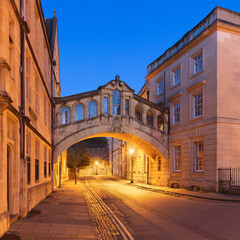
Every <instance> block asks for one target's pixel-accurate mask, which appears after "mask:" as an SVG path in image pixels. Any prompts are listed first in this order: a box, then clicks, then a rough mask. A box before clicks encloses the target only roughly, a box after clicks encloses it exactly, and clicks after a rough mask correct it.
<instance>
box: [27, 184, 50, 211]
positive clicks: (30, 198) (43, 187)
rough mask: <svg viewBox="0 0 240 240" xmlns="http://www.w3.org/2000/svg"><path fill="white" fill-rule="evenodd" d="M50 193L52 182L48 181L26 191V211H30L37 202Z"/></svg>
mask: <svg viewBox="0 0 240 240" xmlns="http://www.w3.org/2000/svg"><path fill="white" fill-rule="evenodd" d="M51 192H52V182H51V181H48V182H46V183H42V184H40V185H37V186H35V187H32V188H29V189H28V191H27V209H28V212H29V211H31V209H32V208H34V207H35V206H36V205H37V204H38V203H39V202H41V201H42V200H43V199H44V198H46V197H47V196H48V195H49V194H50V193H51Z"/></svg>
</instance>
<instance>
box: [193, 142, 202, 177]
mask: <svg viewBox="0 0 240 240" xmlns="http://www.w3.org/2000/svg"><path fill="white" fill-rule="evenodd" d="M200 144H201V146H202V149H201V161H199V155H200V154H199V146H200ZM200 162H201V169H200V168H199V166H200V164H199V163H200ZM193 164H194V172H195V173H203V170H204V143H203V139H198V140H195V141H194V142H193Z"/></svg>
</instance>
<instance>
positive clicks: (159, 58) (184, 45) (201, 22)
mask: <svg viewBox="0 0 240 240" xmlns="http://www.w3.org/2000/svg"><path fill="white" fill-rule="evenodd" d="M217 9H221V10H224V11H227V12H229V13H233V14H237V15H238V16H239V17H240V13H238V12H234V11H232V10H229V9H226V8H223V7H219V6H216V7H215V8H214V9H213V10H212V11H211V12H210V13H209V14H208V15H207V16H206V17H205V18H204V19H202V20H201V21H200V22H199V23H198V24H197V25H195V26H194V27H193V28H192V29H191V30H189V31H188V32H187V33H185V34H184V35H183V37H182V38H180V39H179V40H178V41H177V42H176V43H175V44H173V45H172V46H171V47H169V48H168V49H167V50H166V51H165V52H164V53H163V54H161V55H160V56H159V57H158V58H157V59H155V60H154V61H152V62H151V63H150V64H148V66H147V69H148V68H149V67H150V66H151V65H153V64H154V63H157V62H158V61H160V60H161V58H163V57H164V56H166V55H167V54H168V53H169V52H170V51H171V50H172V49H174V47H175V46H179V45H180V43H181V42H183V40H184V39H186V38H187V37H189V36H188V35H190V33H191V32H193V30H194V29H196V28H197V27H198V26H201V24H203V23H204V22H205V21H206V19H207V18H209V17H210V16H211V15H212V14H213V13H214V11H216V10H217ZM216 22H221V23H225V24H230V25H233V26H236V27H239V28H240V25H237V24H234V23H231V22H229V21H226V20H223V19H220V18H218V17H216V19H215V20H214V21H213V22H212V23H211V24H209V25H208V26H207V28H205V29H204V30H203V31H201V32H200V33H199V34H198V35H197V36H196V37H194V38H193V39H191V40H190V41H188V42H186V43H185V44H183V47H182V48H180V49H179V50H177V51H176V52H175V53H174V54H172V55H170V56H169V57H166V59H165V60H163V62H162V63H161V64H159V65H158V66H157V67H155V68H154V69H153V70H150V71H149V72H147V76H148V75H150V74H152V73H153V72H154V71H155V70H156V69H158V68H159V67H161V66H162V65H163V64H164V63H165V62H167V61H168V60H169V59H171V58H172V57H174V56H175V55H176V54H177V53H179V52H180V51H181V50H182V49H184V48H185V47H186V46H188V45H189V44H190V43H191V42H192V41H194V40H195V39H196V38H198V37H199V36H200V35H201V34H202V33H203V32H205V31H206V30H207V29H208V28H210V27H211V26H212V25H214V24H215V23H216ZM176 48H177V47H176ZM147 76H146V77H147Z"/></svg>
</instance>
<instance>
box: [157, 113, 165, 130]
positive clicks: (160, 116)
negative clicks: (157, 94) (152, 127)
mask: <svg viewBox="0 0 240 240" xmlns="http://www.w3.org/2000/svg"><path fill="white" fill-rule="evenodd" d="M160 118H161V119H162V120H163V121H162V130H161V129H160V127H159V123H160V121H159V119H160ZM164 125H165V119H164V117H163V116H162V115H158V116H157V129H158V130H159V131H160V132H164V131H165V126H164Z"/></svg>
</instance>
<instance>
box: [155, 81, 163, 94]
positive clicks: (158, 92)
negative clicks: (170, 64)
mask: <svg viewBox="0 0 240 240" xmlns="http://www.w3.org/2000/svg"><path fill="white" fill-rule="evenodd" d="M156 89H157V96H158V97H159V96H161V95H162V94H163V93H164V81H163V78H160V79H159V80H158V81H157V88H156ZM160 89H161V90H160Z"/></svg>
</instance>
